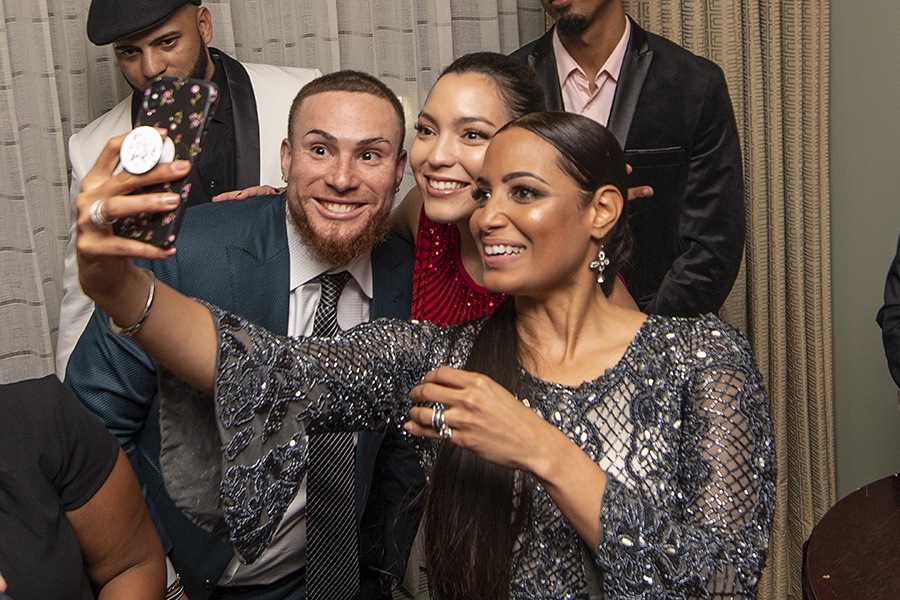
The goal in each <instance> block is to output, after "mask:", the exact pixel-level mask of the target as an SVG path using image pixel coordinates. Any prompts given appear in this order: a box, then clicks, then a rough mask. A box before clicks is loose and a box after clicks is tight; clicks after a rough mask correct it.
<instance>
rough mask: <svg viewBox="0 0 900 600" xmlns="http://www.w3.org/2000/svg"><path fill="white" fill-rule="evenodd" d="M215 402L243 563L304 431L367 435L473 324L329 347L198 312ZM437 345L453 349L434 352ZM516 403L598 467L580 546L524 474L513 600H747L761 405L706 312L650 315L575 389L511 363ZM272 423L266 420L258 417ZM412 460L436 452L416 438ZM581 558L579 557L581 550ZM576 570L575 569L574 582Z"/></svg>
mask: <svg viewBox="0 0 900 600" xmlns="http://www.w3.org/2000/svg"><path fill="white" fill-rule="evenodd" d="M213 313H214V315H215V318H216V320H217V321H218V325H219V332H220V333H219V335H220V352H219V374H218V380H217V384H216V405H217V410H218V411H219V419H220V421H221V425H220V431H221V432H222V435H223V437H224V439H223V440H222V442H223V444H224V445H225V446H228V445H229V444H230V443H231V441H232V440H231V438H232V437H233V436H241V435H243V436H245V438H246V437H249V436H247V435H246V434H242V433H241V432H242V431H244V430H245V428H246V427H248V426H249V425H251V424H252V423H256V425H255V427H256V428H257V429H260V430H262V431H265V432H267V437H265V439H263V437H262V436H253V437H252V438H251V439H245V438H242V439H241V443H242V444H244V445H245V447H244V449H243V450H242V451H241V452H239V453H238V454H237V456H236V457H235V460H234V462H231V461H229V460H226V462H225V464H224V472H225V476H224V481H223V483H222V490H221V491H222V501H223V504H224V506H225V513H226V514H225V519H226V522H227V523H228V525H229V527H230V528H231V532H232V534H231V535H232V540H233V542H234V543H235V545H236V547H237V549H238V550H239V551H240V553H241V554H242V555H243V556H244V558H245V559H248V560H252V559H253V557H255V556H257V555H258V554H259V552H260V551H261V550H262V547H264V546H265V544H266V543H268V541H269V538H270V537H271V530H272V529H273V528H274V525H275V524H277V522H278V520H279V519H280V518H281V515H282V514H283V513H284V509H285V508H286V507H287V505H288V503H289V502H290V500H291V498H292V491H293V490H296V487H297V485H298V483H299V481H300V478H301V477H302V475H303V473H304V471H305V468H306V455H305V445H304V444H301V443H298V440H300V439H302V436H303V434H304V433H305V431H306V430H309V431H313V430H316V429H323V430H324V429H342V430H343V429H353V430H358V429H363V428H373V429H384V428H387V427H399V426H400V425H401V424H402V423H403V421H404V420H405V418H406V414H407V412H408V410H409V402H408V400H407V397H406V394H407V392H408V390H409V389H410V388H411V387H412V386H414V385H415V384H416V383H417V382H418V381H419V380H420V379H421V377H422V376H423V375H424V373H425V372H426V371H427V370H429V369H432V368H434V367H436V366H438V365H442V364H450V365H453V366H460V365H461V364H463V363H464V359H465V355H466V354H467V352H468V351H469V348H471V343H472V339H473V336H474V334H475V333H477V330H478V327H479V322H474V323H469V324H466V325H462V326H459V328H458V329H457V333H458V334H459V335H453V333H451V332H452V331H453V330H452V329H442V328H439V327H437V326H434V325H431V324H429V323H417V322H403V321H394V320H378V321H374V322H371V323H367V324H363V325H360V326H358V327H356V328H354V329H352V330H349V331H347V332H344V333H343V334H342V335H341V336H340V337H337V338H333V339H331V340H322V339H315V338H306V339H300V340H286V339H284V338H278V337H277V336H275V335H273V334H271V333H269V332H267V331H265V330H262V329H259V328H256V327H255V326H253V325H251V324H249V323H247V322H246V321H243V320H241V319H239V318H237V317H234V316H232V315H229V314H227V313H223V312H220V311H218V310H217V309H213ZM451 344H452V347H451ZM523 383H524V386H525V389H527V390H528V398H529V400H530V403H531V406H532V408H533V409H534V410H535V411H537V412H538V414H540V415H541V416H542V417H543V418H544V419H546V420H547V421H548V422H550V423H552V424H553V425H554V426H556V427H557V428H559V429H560V430H561V431H563V432H564V433H565V434H566V435H568V436H569V437H570V438H571V439H572V440H574V441H575V442H576V443H577V444H578V445H579V446H580V447H581V448H582V449H583V450H584V451H585V452H586V453H587V454H588V455H589V456H591V457H592V458H593V459H594V460H595V461H596V462H597V463H598V464H599V465H600V466H601V467H602V468H603V469H604V470H605V471H606V472H607V474H608V485H607V488H606V491H605V493H604V497H603V507H602V510H601V514H600V515H598V519H599V520H600V524H601V530H602V535H601V540H600V542H599V544H598V546H597V547H596V548H593V549H592V553H588V552H585V548H586V547H585V545H584V544H583V542H582V540H581V538H580V537H579V536H578V534H577V533H576V532H575V530H574V529H573V528H572V527H571V526H570V525H569V523H568V521H567V520H566V518H565V517H564V516H563V515H562V513H561V512H560V511H559V510H558V509H557V507H556V505H555V504H554V503H553V501H552V500H551V499H550V497H549V495H548V494H547V493H546V492H545V491H544V489H543V488H542V487H541V486H540V485H538V486H537V488H536V496H535V499H534V510H533V513H532V514H533V516H532V519H531V521H530V523H529V524H528V526H527V527H526V529H525V530H524V531H523V533H522V535H521V536H520V538H519V539H518V540H517V543H516V545H515V548H514V556H513V576H512V589H511V590H510V591H511V597H512V598H516V599H518V598H522V599H524V598H548V599H549V598H553V599H559V598H577V599H582V598H583V599H587V598H588V592H587V583H586V581H587V579H588V578H595V577H597V576H599V578H600V579H599V580H600V581H601V587H602V594H603V598H606V599H620V598H621V599H624V598H641V599H651V598H660V599H662V598H666V599H669V598H752V597H754V594H755V589H756V586H757V582H758V578H759V574H760V571H761V569H762V567H763V564H764V562H765V556H766V547H767V543H768V539H769V532H770V528H771V523H772V517H773V510H774V498H775V462H774V450H773V446H772V435H771V427H770V422H769V416H768V404H767V400H766V396H765V392H764V390H763V387H762V381H761V377H760V375H759V373H758V371H757V368H756V366H755V362H754V359H753V357H752V354H751V352H750V349H749V344H748V343H747V341H746V339H745V338H744V337H743V335H741V334H740V333H738V332H737V331H735V330H734V329H732V328H731V327H729V326H728V325H726V324H724V323H723V322H722V321H720V320H719V319H718V318H717V317H715V316H712V315H708V316H705V317H701V318H699V319H685V318H669V317H655V316H652V317H650V318H649V319H648V320H647V321H646V323H645V324H644V325H643V326H642V328H641V329H640V331H639V332H638V334H637V335H636V337H635V338H634V340H633V341H632V343H631V344H630V346H629V347H628V349H627V350H626V352H625V355H624V356H623V358H622V359H621V360H620V361H619V363H618V364H616V365H615V366H614V367H613V368H611V369H609V370H608V371H607V372H606V373H604V374H603V375H602V376H600V377H599V378H597V379H596V380H594V381H590V382H585V383H583V384H581V385H580V386H577V387H568V386H562V385H559V384H556V383H551V382H546V381H541V380H538V379H536V378H534V377H531V376H529V375H528V374H527V373H524V372H523ZM275 421H277V422H275ZM415 443H416V444H417V447H418V448H419V450H420V455H421V457H422V460H423V465H424V466H425V467H426V469H427V468H428V467H429V465H430V464H431V462H432V459H433V454H434V450H435V445H434V444H433V443H432V442H430V441H425V440H416V441H415ZM586 557H587V558H586ZM586 571H587V572H588V574H589V575H590V576H591V577H588V576H586Z"/></svg>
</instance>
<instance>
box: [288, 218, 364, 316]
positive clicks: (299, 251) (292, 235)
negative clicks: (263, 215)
mask: <svg viewBox="0 0 900 600" xmlns="http://www.w3.org/2000/svg"><path fill="white" fill-rule="evenodd" d="M285 218H286V219H287V242H288V251H289V252H290V257H291V259H290V260H291V291H294V290H295V289H297V288H298V287H300V286H301V285H304V284H306V283H309V282H310V281H312V280H313V279H315V278H316V277H318V276H319V275H321V274H322V273H327V272H329V271H349V272H350V274H351V275H352V276H353V279H355V280H356V283H357V285H359V287H360V289H361V290H362V292H363V294H365V295H366V297H367V298H369V299H370V300H371V299H372V257H371V254H370V253H366V254H363V255H362V256H360V257H358V258H356V259H354V260H352V261H350V263H348V264H346V265H337V266H335V265H330V264H327V263H324V262H322V261H320V260H319V259H318V258H317V257H316V255H315V254H314V253H313V252H312V250H311V249H310V248H309V246H307V245H306V244H305V243H304V242H303V238H302V237H301V236H300V232H298V231H297V229H296V227H294V223H293V222H292V221H291V216H290V213H288V214H287V215H285Z"/></svg>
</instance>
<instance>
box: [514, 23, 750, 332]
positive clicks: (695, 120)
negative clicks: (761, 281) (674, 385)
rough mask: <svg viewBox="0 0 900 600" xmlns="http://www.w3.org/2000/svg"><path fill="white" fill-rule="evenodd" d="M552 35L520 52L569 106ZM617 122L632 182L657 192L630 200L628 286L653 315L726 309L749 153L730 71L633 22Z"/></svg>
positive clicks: (553, 98)
mask: <svg viewBox="0 0 900 600" xmlns="http://www.w3.org/2000/svg"><path fill="white" fill-rule="evenodd" d="M552 33H553V30H552V29H551V30H550V31H548V32H547V33H546V34H545V35H544V36H543V37H541V38H539V39H538V40H536V41H534V42H531V43H529V44H526V45H525V46H523V47H522V48H520V49H519V50H517V51H516V52H515V53H513V56H515V57H517V58H520V59H522V60H524V61H526V62H527V63H528V64H529V65H531V66H532V67H533V68H534V69H535V71H537V73H538V77H539V78H540V80H541V82H542V83H543V86H544V89H545V91H546V92H547V102H548V106H549V107H550V109H551V110H564V108H565V107H564V106H563V101H562V94H561V91H560V83H559V76H558V72H557V68H556V58H555V56H554V53H553V43H552ZM608 127H609V129H610V130H611V131H612V133H613V134H614V135H615V136H616V138H617V139H618V140H619V143H620V144H622V147H623V148H624V149H625V158H626V161H627V162H628V163H629V164H630V165H631V166H632V168H633V169H634V171H633V173H632V174H631V177H630V185H631V186H638V185H650V186H652V187H653V190H654V195H653V197H651V198H641V199H637V200H633V201H631V202H629V203H628V206H627V207H626V208H627V210H626V213H625V214H627V215H628V220H629V223H630V224H631V228H632V232H633V235H634V250H633V254H632V261H631V264H630V265H629V266H626V268H624V269H623V276H624V277H625V281H626V282H627V284H628V288H629V291H630V292H631V294H632V295H633V296H634V299H635V300H636V301H637V303H638V306H640V307H641V309H642V310H644V311H647V312H651V313H659V314H665V315H697V314H702V313H706V312H716V311H718V310H719V308H720V307H721V306H722V303H723V302H724V300H725V297H726V296H727V295H728V292H729V291H731V286H732V285H733V284H734V279H735V277H736V276H737V273H738V269H739V268H740V263H741V256H742V254H743V249H744V199H743V198H744V187H743V175H742V166H741V152H740V145H739V140H738V134H737V127H736V125H735V120H734V112H733V109H732V107H731V100H730V98H729V96H728V89H727V86H726V84H725V77H724V75H723V73H722V70H721V69H720V68H719V67H718V66H717V65H715V64H714V63H712V62H710V61H708V60H706V59H704V58H701V57H698V56H695V55H693V54H691V53H690V52H688V51H687V50H685V49H684V48H681V47H680V46H678V45H676V44H674V43H672V42H670V41H669V40H666V39H665V38H662V37H660V36H658V35H654V34H652V33H648V32H647V31H644V30H643V29H641V28H640V27H639V26H638V25H637V23H634V21H632V31H631V39H630V40H629V42H628V47H627V50H626V52H625V59H624V62H623V64H622V71H621V74H620V76H619V81H618V84H617V86H616V95H615V99H614V100H613V105H612V109H611V111H610V117H609V123H608Z"/></svg>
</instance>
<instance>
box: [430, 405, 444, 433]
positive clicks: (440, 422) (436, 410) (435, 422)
mask: <svg viewBox="0 0 900 600" xmlns="http://www.w3.org/2000/svg"><path fill="white" fill-rule="evenodd" d="M443 426H444V405H443V404H440V403H438V404H435V405H434V406H432V407H431V428H432V429H434V430H435V431H440V430H441V428H442V427H443Z"/></svg>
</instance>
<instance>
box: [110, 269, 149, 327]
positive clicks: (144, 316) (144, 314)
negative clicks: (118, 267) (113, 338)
mask: <svg viewBox="0 0 900 600" xmlns="http://www.w3.org/2000/svg"><path fill="white" fill-rule="evenodd" d="M140 269H141V271H144V272H145V273H147V275H149V276H150V292H149V293H148V294H147V304H146V305H144V312H142V313H141V316H140V317H138V320H137V321H136V322H135V323H134V324H133V325H129V326H128V327H119V326H118V325H116V323H115V321H113V320H112V317H110V318H109V328H110V329H112V331H113V333H116V334H118V335H124V336H125V337H131V336H133V335H134V334H136V333H137V332H138V331H139V330H140V329H141V327H143V326H144V321H146V320H147V317H148V316H149V315H150V307H152V306H153V298H154V297H155V296H156V275H154V274H153V271H151V270H150V269H145V268H143V267H140Z"/></svg>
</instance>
